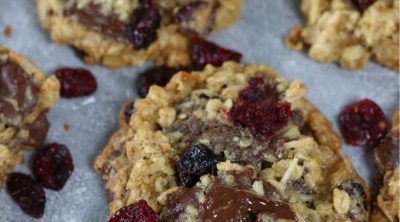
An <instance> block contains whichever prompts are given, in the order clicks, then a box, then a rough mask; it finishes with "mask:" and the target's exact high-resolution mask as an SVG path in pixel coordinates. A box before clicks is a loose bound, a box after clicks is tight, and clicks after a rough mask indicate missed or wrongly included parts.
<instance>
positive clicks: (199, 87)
mask: <svg viewBox="0 0 400 222" xmlns="http://www.w3.org/2000/svg"><path fill="white" fill-rule="evenodd" d="M305 94H306V88H305V86H304V85H303V84H302V83H301V82H300V81H299V80H295V81H293V82H288V80H286V79H285V78H284V77H282V76H280V75H278V74H276V73H275V72H274V71H273V70H272V69H271V68H269V67H267V66H263V65H240V64H237V63H233V62H226V63H224V65H223V66H222V67H219V68H216V67H213V66H210V65H208V66H207V67H206V68H205V69H204V70H203V71H199V72H191V73H188V72H184V71H181V72H179V73H177V74H176V75H175V76H174V77H173V78H172V80H171V81H170V82H169V83H168V84H167V86H166V87H159V86H152V87H151V88H150V91H149V94H148V95H147V97H146V98H144V99H140V100H137V101H136V102H135V103H134V111H133V112H132V110H133V109H132V107H131V104H132V103H128V104H126V105H124V107H123V109H122V111H121V115H120V122H121V127H120V129H119V130H118V131H117V132H116V133H115V134H114V135H113V136H112V137H111V139H110V141H109V143H108V145H107V146H106V147H105V149H104V150H103V153H102V154H101V155H100V156H98V157H97V159H96V162H95V169H96V170H97V171H98V172H99V173H100V174H101V175H102V177H103V179H104V180H105V183H106V184H105V188H106V194H107V198H108V201H109V209H110V213H111V214H112V213H114V212H115V211H117V210H118V209H119V208H121V207H123V206H126V205H129V204H132V203H136V202H137V201H139V200H141V199H144V200H146V201H147V203H148V204H149V206H151V207H152V208H153V209H154V210H155V211H156V212H158V213H159V216H160V221H201V220H202V219H203V220H205V219H207V218H212V217H213V216H212V215H214V213H215V211H214V210H216V209H218V207H219V206H218V204H217V203H222V202H224V203H226V202H225V200H226V199H224V198H227V197H229V196H230V195H231V194H232V195H236V196H237V198H239V199H243V200H244V201H245V200H254V201H255V202H256V203H257V204H256V205H251V206H249V207H250V208H251V209H253V210H254V212H253V210H252V212H253V213H254V214H255V215H253V216H255V217H257V218H258V219H259V221H271V219H278V218H279V219H278V221H293V220H297V221H343V220H348V221H350V220H351V219H352V220H356V221H366V220H368V218H369V214H368V209H369V206H368V200H369V194H368V190H367V188H366V187H365V184H364V182H363V180H362V179H361V178H360V177H359V176H358V175H357V174H356V172H355V171H354V169H353V167H352V164H351V162H350V160H349V159H348V158H342V157H340V156H339V154H338V152H339V149H340V147H341V142H340V139H339V137H338V136H337V134H336V133H335V132H334V131H333V130H332V127H331V124H330V123H329V121H328V120H327V119H326V118H325V117H324V116H323V115H322V114H321V113H320V112H319V111H318V110H317V109H316V108H314V107H313V106H312V105H311V104H310V103H309V102H308V101H307V100H305V99H304V95H305ZM257 104H262V106H257ZM247 105H248V106H247ZM247 107H250V108H251V109H250V112H247V111H248V110H249V109H248V108H247ZM235 113H236V114H235ZM238 113H239V114H240V113H245V115H239V114H238ZM257 113H261V115H260V116H264V117H262V118H265V119H262V118H260V119H259V121H257V118H258V117H257V118H256V121H253V120H254V119H252V117H254V116H258V114H257ZM271 113H275V114H272V115H271ZM126 114H128V116H129V115H130V114H132V115H131V116H130V118H126V117H127V115H126ZM276 116H280V118H275V117H276ZM239 117H240V118H239ZM242 117H243V118H245V119H246V118H248V119H246V120H248V122H240V123H238V122H237V120H242V119H243V118H242ZM266 120H267V121H266ZM252 121H253V122H252ZM264 121H265V122H264ZM268 121H269V122H273V124H269V123H267V122H268ZM258 122H263V123H266V124H264V125H262V126H259V125H257V124H258ZM252 124H253V125H252ZM264 126H265V127H264ZM207 150H208V151H207ZM210 151H212V153H214V155H211V154H210ZM210 158H211V159H210ZM178 162H179V163H178ZM216 162H217V163H216ZM178 164H179V167H178ZM185 166H186V167H185ZM186 169H187V171H185V170H186ZM199 172H200V173H201V174H203V175H202V176H201V177H200V178H198V177H196V176H198V173H199ZM187 179H189V180H191V181H193V180H194V182H195V185H194V186H191V185H187V186H181V184H183V183H182V182H183V181H185V182H186V181H187ZM196 181H197V182H196ZM185 184H192V183H185ZM220 192H222V193H224V194H227V195H221V198H222V199H218V200H217V199H215V200H213V198H217V197H215V194H216V193H220ZM210 198H211V199H210ZM228 199H229V198H228ZM213 203H214V204H213ZM231 203H232V205H229V207H228V208H226V209H227V210H229V209H230V210H232V209H235V206H239V207H240V209H241V210H239V211H238V214H236V216H238V217H237V218H245V217H247V216H249V215H242V213H240V212H243V213H244V214H246V213H245V212H247V211H246V210H244V208H242V207H241V205H240V204H239V205H238V203H236V202H231ZM261 206H268V207H266V208H264V207H261ZM274 206H281V207H279V209H280V210H278V209H277V207H274ZM258 207H260V208H258ZM216 214H218V215H219V217H221V215H222V216H223V215H231V216H235V215H232V214H231V213H229V212H225V211H224V212H221V214H219V213H216ZM218 215H217V216H218ZM211 221H213V220H211ZM217 221H218V220H217Z"/></svg>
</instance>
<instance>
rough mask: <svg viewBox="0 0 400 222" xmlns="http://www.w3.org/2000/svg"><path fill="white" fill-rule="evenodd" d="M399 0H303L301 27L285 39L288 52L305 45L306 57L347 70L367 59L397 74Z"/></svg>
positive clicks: (355, 68) (294, 29)
mask: <svg viewBox="0 0 400 222" xmlns="http://www.w3.org/2000/svg"><path fill="white" fill-rule="evenodd" d="M399 2H400V1H399V0H303V1H302V3H301V11H302V13H303V14H304V16H305V17H306V25H305V26H304V27H295V28H293V29H292V30H291V31H290V32H289V34H288V36H287V37H286V45H287V47H288V48H290V49H294V50H301V49H302V48H303V46H304V45H307V46H309V47H310V48H309V52H308V55H309V56H310V58H312V59H314V60H316V61H319V62H323V63H329V62H338V63H339V64H340V66H342V67H343V68H346V69H350V70H357V69H362V68H364V67H365V66H366V65H367V63H368V61H369V60H370V59H373V60H375V61H377V62H378V63H380V64H382V65H384V66H386V67H388V68H391V69H393V70H396V71H400V65H399V16H398V15H399Z"/></svg>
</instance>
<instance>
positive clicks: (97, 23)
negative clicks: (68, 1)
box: [64, 3, 128, 42]
mask: <svg viewBox="0 0 400 222" xmlns="http://www.w3.org/2000/svg"><path fill="white" fill-rule="evenodd" d="M64 16H74V17H75V18H76V19H77V20H78V21H79V23H81V24H82V25H84V26H87V27H89V28H91V29H93V30H94V31H96V32H100V33H102V34H104V35H106V36H109V37H113V38H115V39H116V40H117V41H120V42H122V41H127V39H128V25H127V24H126V23H125V22H123V21H121V20H120V19H119V18H118V15H116V14H110V15H104V14H103V13H101V11H100V6H99V5H95V4H93V3H91V4H89V5H88V6H86V7H85V8H84V9H78V8H77V7H76V6H73V7H71V8H69V9H66V10H64Z"/></svg>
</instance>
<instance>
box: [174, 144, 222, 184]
mask: <svg viewBox="0 0 400 222" xmlns="http://www.w3.org/2000/svg"><path fill="white" fill-rule="evenodd" d="M222 159H223V158H222V157H220V156H217V155H215V154H214V153H213V152H212V151H211V150H210V149H209V148H208V147H207V146H205V145H203V144H198V145H194V146H192V147H190V148H189V149H188V150H186V152H185V153H184V154H183V155H182V156H181V158H180V159H179V160H178V161H176V173H177V176H178V182H179V183H180V185H182V186H185V187H192V186H194V185H195V184H196V183H197V181H199V179H200V177H201V176H203V175H205V174H208V173H211V171H212V169H213V167H215V165H216V164H217V163H218V162H220V161H221V160H222Z"/></svg>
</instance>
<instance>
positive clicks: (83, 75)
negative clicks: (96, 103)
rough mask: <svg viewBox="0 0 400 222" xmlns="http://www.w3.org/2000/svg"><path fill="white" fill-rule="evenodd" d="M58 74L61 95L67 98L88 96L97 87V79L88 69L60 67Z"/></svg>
mask: <svg viewBox="0 0 400 222" xmlns="http://www.w3.org/2000/svg"><path fill="white" fill-rule="evenodd" d="M56 76H57V78H58V79H59V80H60V83H61V93H60V94H61V96H62V97H65V98H71V97H80V96H87V95H90V94H92V93H94V92H95V91H96V89H97V83H96V79H95V77H94V76H93V74H92V73H91V72H90V71H89V70H86V69H78V68H60V69H57V70H56Z"/></svg>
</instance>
